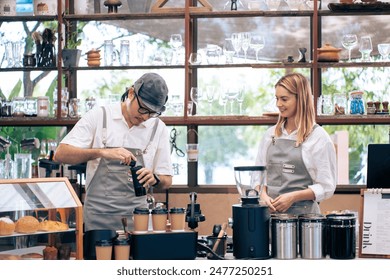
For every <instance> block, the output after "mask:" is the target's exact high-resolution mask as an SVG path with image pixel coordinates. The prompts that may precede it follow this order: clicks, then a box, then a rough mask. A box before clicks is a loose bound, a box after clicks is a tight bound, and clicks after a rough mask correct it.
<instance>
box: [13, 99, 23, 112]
mask: <svg viewBox="0 0 390 280" xmlns="http://www.w3.org/2000/svg"><path fill="white" fill-rule="evenodd" d="M24 102H25V99H24V97H15V98H14V99H13V100H12V116H14V117H24Z"/></svg>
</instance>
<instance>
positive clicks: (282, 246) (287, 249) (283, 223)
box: [271, 214, 298, 259]
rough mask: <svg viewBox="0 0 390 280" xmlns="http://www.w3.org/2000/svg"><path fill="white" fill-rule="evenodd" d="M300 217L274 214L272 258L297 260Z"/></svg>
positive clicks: (272, 220) (272, 218) (272, 222)
mask: <svg viewBox="0 0 390 280" xmlns="http://www.w3.org/2000/svg"><path fill="white" fill-rule="evenodd" d="M297 224H298V217H297V216H295V215H291V214H274V215H272V217H271V234H272V246H271V247H272V257H273V258H276V259H295V258H296V257H297Z"/></svg>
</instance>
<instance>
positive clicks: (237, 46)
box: [231, 33, 242, 57]
mask: <svg viewBox="0 0 390 280" xmlns="http://www.w3.org/2000/svg"><path fill="white" fill-rule="evenodd" d="M231 38H232V44H233V48H234V51H235V53H236V56H237V57H238V54H239V53H240V50H241V46H242V38H241V33H233V34H232V37H231Z"/></svg>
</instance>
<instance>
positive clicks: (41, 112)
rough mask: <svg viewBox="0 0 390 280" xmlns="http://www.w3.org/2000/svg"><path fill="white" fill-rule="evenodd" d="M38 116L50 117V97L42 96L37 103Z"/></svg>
mask: <svg viewBox="0 0 390 280" xmlns="http://www.w3.org/2000/svg"><path fill="white" fill-rule="evenodd" d="M37 116H38V117H47V116H49V97H48V96H40V97H38V101H37Z"/></svg>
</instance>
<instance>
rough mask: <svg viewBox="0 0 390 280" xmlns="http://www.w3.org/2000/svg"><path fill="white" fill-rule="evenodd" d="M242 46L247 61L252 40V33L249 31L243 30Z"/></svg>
mask: <svg viewBox="0 0 390 280" xmlns="http://www.w3.org/2000/svg"><path fill="white" fill-rule="evenodd" d="M241 41H242V44H241V48H242V50H243V51H244V61H245V62H246V53H247V51H248V49H249V44H250V42H251V34H250V33H249V32H242V33H241Z"/></svg>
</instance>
